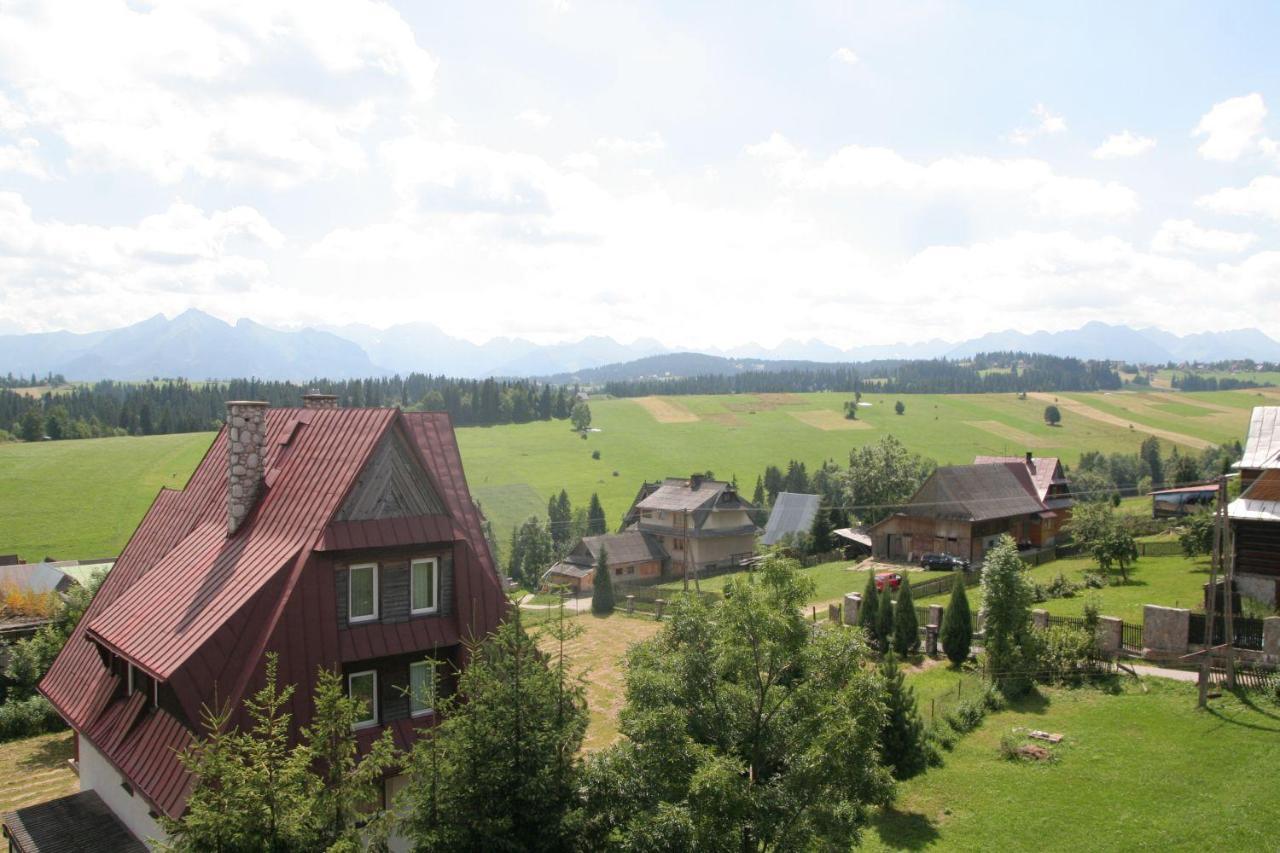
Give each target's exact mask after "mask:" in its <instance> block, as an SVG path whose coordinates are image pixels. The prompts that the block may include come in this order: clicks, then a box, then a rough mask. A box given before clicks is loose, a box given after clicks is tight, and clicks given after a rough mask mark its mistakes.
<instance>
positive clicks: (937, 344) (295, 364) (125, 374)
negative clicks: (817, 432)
mask: <svg viewBox="0 0 1280 853" xmlns="http://www.w3.org/2000/svg"><path fill="white" fill-rule="evenodd" d="M1004 350H1015V351H1022V352H1038V353H1044V354H1046V355H1058V356H1075V357H1077V358H1085V359H1115V360H1123V361H1128V362H1136V363H1144V364H1164V363H1166V362H1174V363H1182V362H1196V361H1225V360H1230V359H1244V358H1249V359H1253V360H1255V361H1272V362H1276V361H1280V342H1277V341H1275V340H1273V339H1272V338H1270V337H1268V336H1267V335H1265V334H1263V333H1262V332H1260V331H1258V330H1257V329H1236V330H1232V331H1224V332H1201V333H1198V334H1191V335H1185V336H1179V335H1175V334H1173V333H1171V332H1166V331H1162V330H1160V329H1155V328H1144V329H1134V328H1131V327H1129V326H1121V325H1110V324H1107V323H1100V322H1092V323H1086V324H1085V325H1084V326H1082V327H1081V328H1079V329H1073V330H1069V331H1063V332H1030V333H1028V332H1021V331H1016V330H1006V331H1002V332H991V333H988V334H985V335H982V336H981V337H978V338H974V339H972V340H968V341H963V342H960V343H953V342H947V341H942V340H929V341H924V342H920V343H912V344H891V345H875V346H858V347H851V348H847V349H841V348H840V347H837V346H833V345H832V344H829V343H825V342H823V341H817V340H807V341H800V340H788V341H783V342H782V343H780V344H779V345H777V346H776V347H763V346H760V345H757V344H747V345H744V346H740V347H735V348H732V349H714V348H708V349H706V350H703V351H701V352H700V353H688V352H684V351H678V350H673V349H671V348H668V347H665V346H663V345H662V344H661V343H660V342H659V341H656V340H653V339H647V338H642V339H639V340H636V341H632V342H631V343H625V344H624V343H619V342H618V341H616V340H614V339H613V338H608V337H600V336H593V337H586V338H583V339H581V340H579V341H573V342H566V343H557V344H536V343H533V342H532V341H527V340H524V339H522V338H494V339H492V340H489V341H487V342H485V343H483V344H475V343H472V342H470V341H467V340H465V339H462V338H457V337H453V336H451V335H449V334H447V333H446V332H444V331H443V330H441V329H440V328H439V327H437V326H434V325H432V324H430V323H424V322H415V323H404V324H400V325H396V326H391V327H389V328H386V329H376V328H373V327H372V326H364V325H344V326H326V327H320V328H314V329H313V328H305V329H296V330H282V329H275V328H271V327H269V326H264V325H262V324H260V323H255V322H254V321H252V320H248V319H240V320H237V321H236V322H235V323H234V324H231V323H227V322H224V321H223V320H220V319H218V318H216V317H213V316H211V315H209V314H205V313H203V312H201V311H197V310H194V309H192V310H189V311H185V312H183V313H182V314H179V315H178V316H177V317H174V318H172V319H168V318H166V317H165V316H164V315H162V314H157V315H155V316H154V317H151V318H149V319H146V320H143V321H141V322H139V323H135V324H133V325H131V326H125V327H123V328H119V329H111V330H106V331H98V332H88V333H73V332H42V333H35V334H20V335H0V374H2V373H13V374H17V375H29V374H32V373H35V374H38V375H42V376H43V375H44V374H46V373H60V374H62V375H63V376H65V377H67V378H68V379H71V380H97V379H120V380H140V379H149V378H152V377H174V376H183V377H186V378H188V379H217V378H231V377H251V376H253V377H258V378H261V379H292V380H296V381H305V380H307V379H311V378H315V377H330V378H334V379H348V378H354V377H365V376H380V375H387V374H390V373H401V374H404V373H410V372H414V371H416V372H421V373H434V374H445V375H448V376H456V377H470V378H479V377H485V376H540V377H546V376H555V377H557V378H565V379H572V378H574V377H578V378H586V377H585V375H584V371H588V370H593V369H594V368H606V367H608V368H610V369H607V370H593V374H600V375H601V376H614V377H621V376H622V374H623V373H626V374H628V375H637V374H636V370H638V369H639V370H644V369H646V365H645V364H641V365H633V366H632V367H631V369H630V370H627V371H621V370H616V369H612V367H613V366H616V365H622V364H625V363H629V362H634V361H636V360H638V359H646V358H650V357H652V356H658V355H672V354H675V353H679V354H680V356H681V358H680V359H679V360H678V361H675V362H672V361H671V360H670V359H667V360H666V361H664V362H653V363H650V364H648V367H652V368H653V369H655V370H658V369H659V368H662V369H663V370H664V371H666V372H670V370H671V365H672V364H675V365H677V369H678V370H680V371H681V373H682V374H684V373H685V372H686V371H687V372H690V373H696V372H737V371H739V370H767V369H770V368H773V369H780V368H782V367H784V366H789V367H795V366H798V365H797V364H796V363H797V362H817V363H849V362H863V361H872V360H876V359H930V358H966V357H969V356H972V355H974V354H976V353H979V352H996V351H1004ZM697 355H702V356H713V357H716V358H707V359H698V358H697V357H696V356H697ZM782 362H791V364H789V365H787V364H781V363H782ZM646 375H648V374H646ZM592 378H596V377H595V376H594V375H593V377H592ZM597 381H598V380H597Z"/></svg>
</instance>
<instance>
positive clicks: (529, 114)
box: [516, 109, 551, 130]
mask: <svg viewBox="0 0 1280 853" xmlns="http://www.w3.org/2000/svg"><path fill="white" fill-rule="evenodd" d="M516 121H518V122H520V123H521V124H527V125H529V126H530V127H534V128H537V129H538V130H542V129H543V128H544V127H546V126H547V125H549V124H551V116H549V115H547V114H546V113H544V112H542V111H541V110H534V109H529V110H523V111H521V113H520V114H519V115H518V116H516Z"/></svg>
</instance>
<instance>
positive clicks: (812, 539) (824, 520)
mask: <svg viewBox="0 0 1280 853" xmlns="http://www.w3.org/2000/svg"><path fill="white" fill-rule="evenodd" d="M809 548H810V550H811V552H812V553H814V554H825V553H827V552H828V551H830V550H831V513H830V512H829V511H828V510H827V508H826V507H824V506H819V507H818V511H817V512H816V513H814V515H813V524H812V525H811V526H810V528H809Z"/></svg>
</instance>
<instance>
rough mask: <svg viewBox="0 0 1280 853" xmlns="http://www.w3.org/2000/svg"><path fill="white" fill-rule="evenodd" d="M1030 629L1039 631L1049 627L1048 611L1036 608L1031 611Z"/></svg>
mask: <svg viewBox="0 0 1280 853" xmlns="http://www.w3.org/2000/svg"><path fill="white" fill-rule="evenodd" d="M1031 627H1032V628H1039V629H1040V630H1041V631H1043V630H1044V629H1046V628H1048V627H1049V611H1048V610H1041V609H1040V608H1036V609H1035V610H1032V611H1031Z"/></svg>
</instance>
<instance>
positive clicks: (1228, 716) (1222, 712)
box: [1205, 691, 1280, 734]
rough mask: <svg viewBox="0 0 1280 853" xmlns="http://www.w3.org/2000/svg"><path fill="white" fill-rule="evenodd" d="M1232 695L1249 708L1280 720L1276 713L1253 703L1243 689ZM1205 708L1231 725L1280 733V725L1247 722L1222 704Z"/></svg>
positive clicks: (1269, 717) (1272, 718)
mask: <svg viewBox="0 0 1280 853" xmlns="http://www.w3.org/2000/svg"><path fill="white" fill-rule="evenodd" d="M1232 695H1233V696H1235V698H1236V699H1238V700H1239V701H1240V704H1241V705H1243V706H1244V707H1246V708H1248V709H1249V710H1251V711H1256V712H1257V713H1259V714H1262V715H1263V716H1264V717H1267V718H1268V719H1271V720H1280V717H1277V716H1276V715H1275V714H1272V713H1269V712H1267V711H1265V710H1263V709H1262V708H1259V707H1258V706H1257V705H1255V704H1254V703H1253V701H1252V700H1250V699H1248V698H1246V697H1245V694H1244V692H1243V691H1236V692H1235V693H1233V694H1232ZM1205 710H1206V711H1208V712H1209V713H1210V714H1212V715H1213V716H1215V717H1217V718H1218V719H1219V720H1221V721H1222V722H1224V723H1228V724H1229V725H1233V726H1240V727H1241V728H1246V729H1255V730H1256V731H1260V732H1273V733H1277V734H1280V726H1264V725H1260V724H1259V723H1249V722H1245V721H1244V720H1241V719H1239V718H1238V717H1237V716H1236V715H1235V714H1233V713H1231V712H1230V710H1229V709H1228V708H1223V707H1221V706H1216V707H1215V706H1214V705H1209V706H1208V707H1207V708H1206V709H1205Z"/></svg>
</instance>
